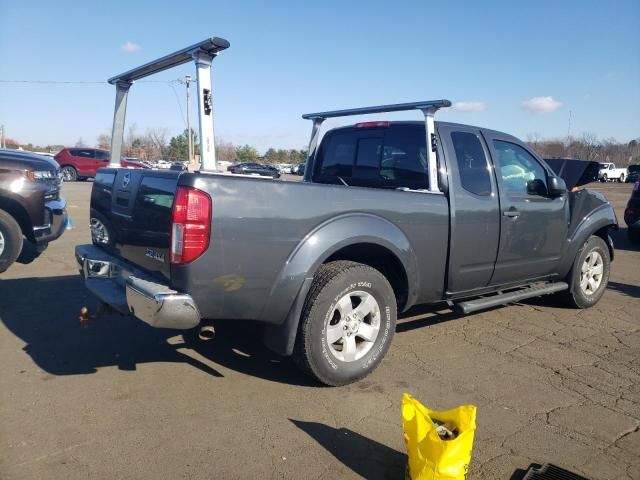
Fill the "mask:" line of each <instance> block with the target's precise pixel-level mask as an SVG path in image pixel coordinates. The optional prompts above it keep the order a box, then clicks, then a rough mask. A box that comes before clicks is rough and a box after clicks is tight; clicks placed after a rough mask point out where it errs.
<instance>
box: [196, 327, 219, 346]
mask: <svg viewBox="0 0 640 480" xmlns="http://www.w3.org/2000/svg"><path fill="white" fill-rule="evenodd" d="M215 336H216V329H215V328H213V325H203V326H202V327H200V331H199V332H198V338H199V339H200V340H202V341H203V342H208V341H209V340H213V337H215Z"/></svg>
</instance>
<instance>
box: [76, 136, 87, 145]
mask: <svg viewBox="0 0 640 480" xmlns="http://www.w3.org/2000/svg"><path fill="white" fill-rule="evenodd" d="M75 146H76V147H86V145H85V143H84V140H83V139H82V137H80V138H78V141H77V142H76V144H75Z"/></svg>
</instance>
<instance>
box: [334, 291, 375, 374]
mask: <svg viewBox="0 0 640 480" xmlns="http://www.w3.org/2000/svg"><path fill="white" fill-rule="evenodd" d="M380 320H381V316H380V306H379V305H378V302H377V301H376V299H375V298H374V297H373V295H371V294H370V293H367V292H364V291H355V292H350V293H347V294H346V295H344V296H343V297H342V298H341V299H340V300H338V302H337V303H336V304H335V305H334V307H333V311H332V312H329V315H328V323H327V326H326V328H325V338H326V341H327V345H328V346H329V350H330V351H331V354H332V355H333V356H334V357H335V358H337V359H338V360H340V361H343V362H355V361H356V360H359V359H361V358H362V357H364V356H365V355H366V354H367V353H368V352H369V350H371V348H372V347H373V345H374V343H375V341H376V339H377V338H378V334H379V333H380Z"/></svg>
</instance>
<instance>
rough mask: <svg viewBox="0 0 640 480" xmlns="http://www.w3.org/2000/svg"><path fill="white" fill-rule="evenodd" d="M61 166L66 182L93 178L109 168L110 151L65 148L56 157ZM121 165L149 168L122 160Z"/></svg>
mask: <svg viewBox="0 0 640 480" xmlns="http://www.w3.org/2000/svg"><path fill="white" fill-rule="evenodd" d="M53 158H54V160H55V161H56V162H58V165H60V173H62V177H63V178H64V181H65V182H75V181H76V180H84V179H85V178H93V177H95V176H96V171H97V170H98V169H99V168H102V167H107V166H109V159H110V156H109V151H108V150H101V149H99V148H83V147H78V148H63V149H62V150H60V151H59V152H58V153H57V154H56V156H55V157H53ZM120 165H121V166H123V167H126V168H148V167H147V166H145V165H144V164H142V163H139V162H133V161H130V160H125V159H122V160H120Z"/></svg>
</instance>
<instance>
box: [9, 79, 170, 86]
mask: <svg viewBox="0 0 640 480" xmlns="http://www.w3.org/2000/svg"><path fill="white" fill-rule="evenodd" d="M173 81H174V80H138V81H137V82H135V83H165V84H170V83H171V82H173ZM0 83H38V84H53V85H95V84H107V82H106V81H105V80H103V81H92V80H86V81H85V80H2V79H0Z"/></svg>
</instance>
